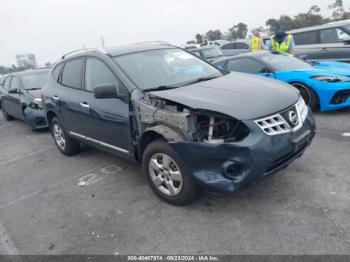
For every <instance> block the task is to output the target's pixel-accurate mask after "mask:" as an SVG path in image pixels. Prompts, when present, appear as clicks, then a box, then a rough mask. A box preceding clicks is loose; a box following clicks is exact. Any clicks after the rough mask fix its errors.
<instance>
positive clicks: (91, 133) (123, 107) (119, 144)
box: [80, 57, 132, 154]
mask: <svg viewBox="0 0 350 262" xmlns="http://www.w3.org/2000/svg"><path fill="white" fill-rule="evenodd" d="M103 84H107V85H114V86H115V87H116V88H117V90H118V92H119V93H124V94H125V95H127V94H128V92H127V90H126V89H125V87H124V86H123V84H122V83H121V82H120V81H119V79H118V78H117V77H116V75H115V74H114V73H113V72H112V70H111V69H110V68H109V67H108V66H107V65H106V64H105V63H104V62H103V61H102V60H100V59H97V58H92V57H91V58H87V59H86V66H85V92H84V94H83V95H82V96H81V101H80V105H81V110H82V112H83V113H82V119H83V125H84V134H83V135H85V136H86V137H88V138H89V139H92V140H91V141H92V142H95V143H99V144H100V145H101V144H102V145H103V146H105V147H108V148H110V149H114V150H115V151H118V152H119V153H123V154H129V152H131V150H132V140H131V134H130V121H129V103H128V101H127V99H126V100H121V99H116V98H107V99H96V98H95V97H94V94H93V89H94V87H95V86H96V85H103ZM125 97H127V96H125Z"/></svg>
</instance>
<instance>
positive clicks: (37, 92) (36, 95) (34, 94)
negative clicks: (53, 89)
mask: <svg viewBox="0 0 350 262" xmlns="http://www.w3.org/2000/svg"><path fill="white" fill-rule="evenodd" d="M27 92H28V93H29V94H30V95H31V96H32V97H33V98H41V93H42V89H38V90H27Z"/></svg>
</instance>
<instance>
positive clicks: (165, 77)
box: [114, 48, 222, 90]
mask: <svg viewBox="0 0 350 262" xmlns="http://www.w3.org/2000/svg"><path fill="white" fill-rule="evenodd" d="M114 61H115V62H116V63H117V64H118V65H119V66H120V67H121V68H122V69H123V71H124V72H125V73H126V74H127V75H128V76H129V78H130V79H131V80H132V81H133V82H134V83H135V85H136V86H137V87H139V88H141V89H143V90H147V89H152V88H157V87H160V86H173V87H179V86H183V85H186V84H187V83H191V82H193V81H195V80H196V79H200V78H207V77H208V78H209V77H219V76H222V73H220V71H219V70H217V69H216V68H215V67H213V66H211V65H209V64H208V63H206V62H204V61H202V60H201V59H199V58H197V57H196V56H194V55H191V54H189V53H187V52H185V51H183V50H181V49H176V48H171V49H158V50H151V51H144V52H139V53H133V54H127V55H122V56H117V57H114Z"/></svg>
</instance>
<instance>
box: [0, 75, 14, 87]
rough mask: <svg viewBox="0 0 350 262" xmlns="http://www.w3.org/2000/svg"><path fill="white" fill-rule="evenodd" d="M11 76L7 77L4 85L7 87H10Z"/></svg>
mask: <svg viewBox="0 0 350 262" xmlns="http://www.w3.org/2000/svg"><path fill="white" fill-rule="evenodd" d="M11 78H12V76H9V77H7V78H6V79H5V82H4V83H3V85H2V86H3V87H4V88H5V89H10V84H11Z"/></svg>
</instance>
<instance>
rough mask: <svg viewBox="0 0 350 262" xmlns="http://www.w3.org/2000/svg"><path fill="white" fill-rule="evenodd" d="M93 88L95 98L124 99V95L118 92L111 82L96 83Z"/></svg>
mask: <svg viewBox="0 0 350 262" xmlns="http://www.w3.org/2000/svg"><path fill="white" fill-rule="evenodd" d="M93 90H94V96H95V98H97V99H106V98H118V99H125V95H121V94H119V92H118V89H117V87H116V86H115V85H113V84H101V85H96V86H94V88H93Z"/></svg>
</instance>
